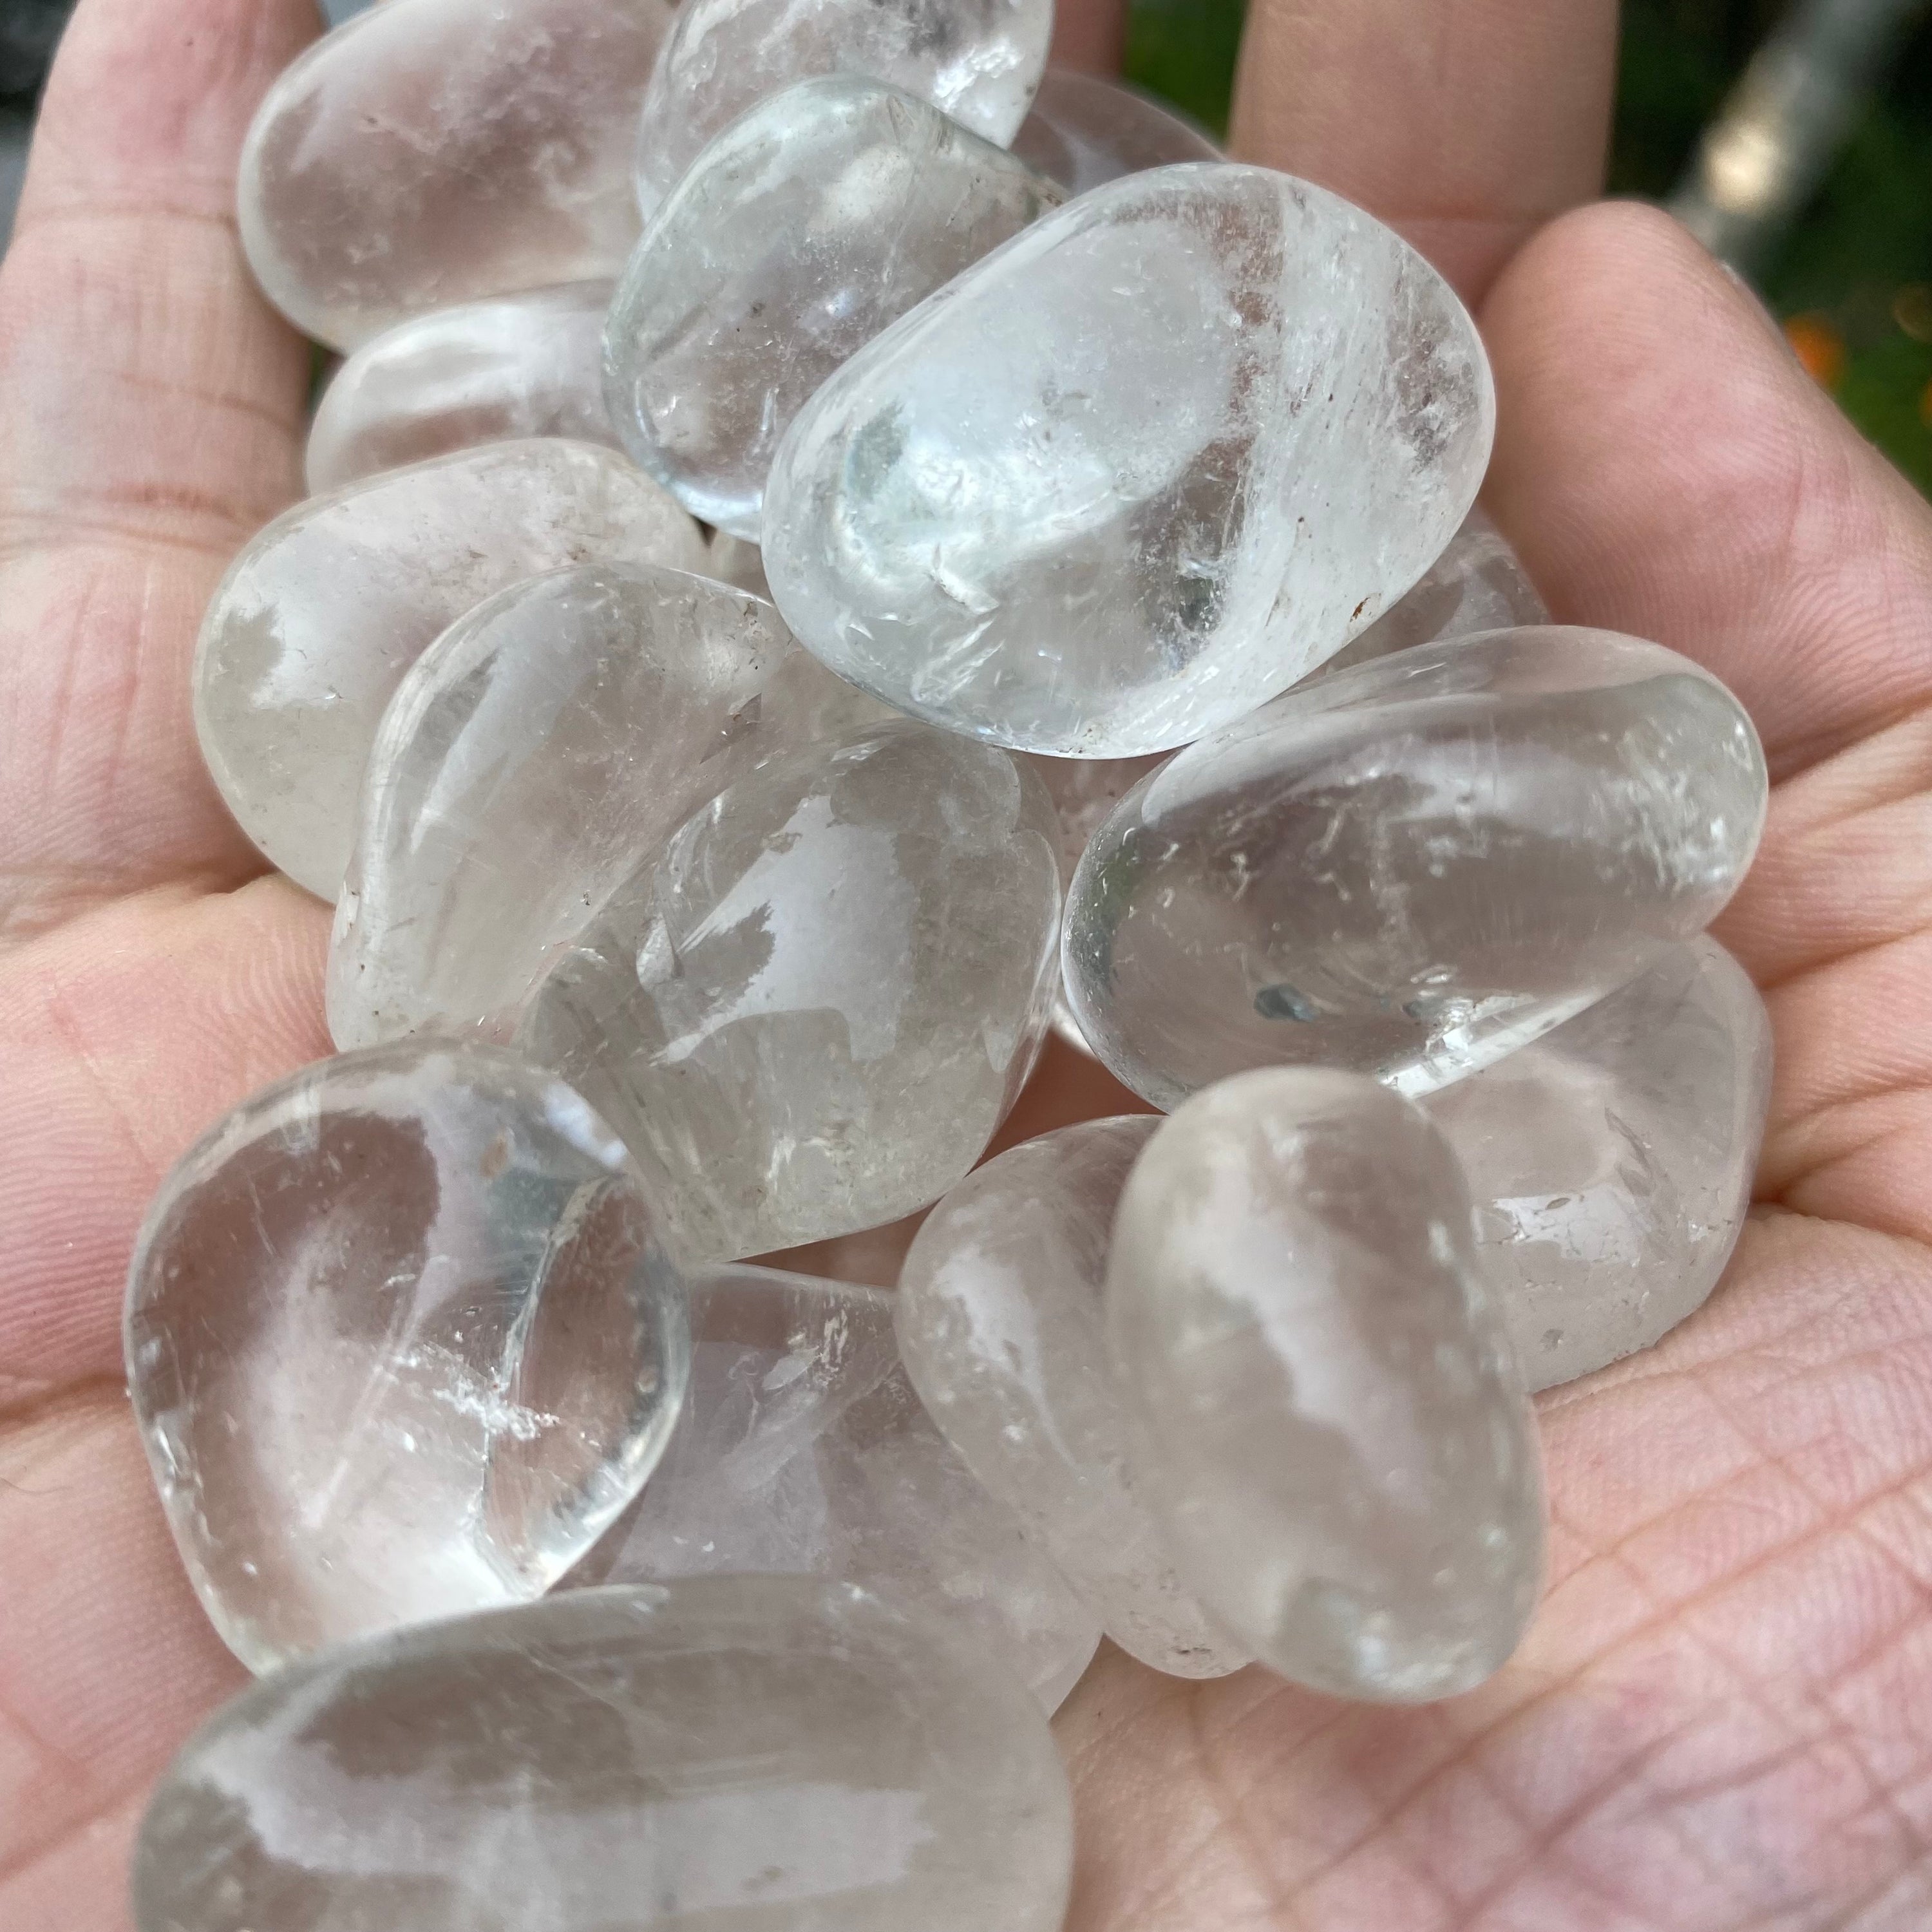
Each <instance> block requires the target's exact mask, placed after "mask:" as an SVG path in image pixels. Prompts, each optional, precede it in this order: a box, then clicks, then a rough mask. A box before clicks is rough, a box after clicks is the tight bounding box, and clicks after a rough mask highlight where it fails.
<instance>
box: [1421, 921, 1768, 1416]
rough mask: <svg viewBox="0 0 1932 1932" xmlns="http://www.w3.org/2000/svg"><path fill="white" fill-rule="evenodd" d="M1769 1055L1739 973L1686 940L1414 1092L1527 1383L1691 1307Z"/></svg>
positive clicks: (1729, 1208)
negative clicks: (1618, 984)
mask: <svg viewBox="0 0 1932 1932" xmlns="http://www.w3.org/2000/svg"><path fill="white" fill-rule="evenodd" d="M1771 1070H1772V1050H1771V1023H1770V1019H1769V1016H1767V1015H1766V1012H1765V1010H1764V1002H1763V1001H1762V1000H1761V999H1760V998H1758V995H1757V988H1756V987H1754V986H1753V985H1752V984H1751V981H1750V980H1749V979H1748V977H1746V975H1745V971H1744V969H1743V968H1742V967H1740V966H1739V965H1738V963H1737V962H1736V960H1735V959H1733V958H1732V957H1731V956H1730V954H1729V953H1727V952H1725V950H1724V948H1723V947H1721V946H1719V945H1718V944H1717V943H1716V942H1715V941H1713V940H1710V939H1698V940H1694V941H1692V942H1691V944H1689V945H1688V946H1678V947H1672V948H1671V949H1670V950H1669V951H1668V952H1667V953H1666V954H1665V955H1664V957H1663V959H1661V961H1660V962H1658V964H1657V965H1655V966H1653V967H1652V968H1651V969H1650V971H1649V972H1648V973H1646V974H1643V975H1641V976H1640V977H1639V978H1637V979H1635V980H1632V981H1631V983H1630V984H1629V985H1628V986H1625V987H1622V988H1621V989H1619V991H1617V992H1614V993H1612V994H1611V995H1609V997H1608V998H1605V999H1603V1000H1600V1001H1598V1003H1597V1004H1596V1005H1595V1006H1593V1007H1588V1008H1586V1010H1584V1011H1583V1013H1580V1014H1578V1015H1577V1017H1576V1018H1575V1019H1573V1020H1571V1021H1568V1022H1566V1023H1565V1025H1562V1026H1560V1027H1559V1028H1557V1029H1556V1031H1555V1032H1553V1033H1550V1034H1546V1035H1545V1036H1544V1037H1543V1038H1542V1039H1541V1040H1538V1041H1537V1042H1535V1043H1534V1044H1533V1045H1532V1046H1526V1047H1524V1048H1523V1049H1521V1050H1520V1052H1516V1053H1513V1054H1511V1055H1510V1056H1509V1057H1508V1059H1506V1060H1504V1061H1499V1063H1498V1064H1496V1066H1493V1067H1489V1068H1487V1069H1485V1070H1484V1071H1483V1072H1482V1073H1477V1074H1474V1075H1472V1076H1471V1077H1470V1078H1469V1079H1467V1080H1463V1081H1459V1082H1457V1084H1456V1085H1454V1086H1453V1087H1450V1088H1445V1089H1444V1090H1443V1091H1442V1092H1441V1093H1439V1094H1430V1096H1429V1097H1428V1098H1427V1100H1426V1101H1425V1102H1424V1106H1425V1107H1426V1108H1427V1111H1428V1113H1429V1115H1430V1118H1431V1119H1432V1120H1433V1121H1435V1123H1436V1126H1437V1127H1439V1128H1440V1129H1441V1130H1442V1133H1443V1135H1444V1136H1445V1138H1446V1139H1448V1142H1449V1144H1450V1145H1451V1147H1453V1148H1454V1149H1455V1150H1456V1154H1457V1158H1458V1159H1459V1160H1460V1161H1461V1163H1462V1164H1463V1172H1464V1174H1465V1175H1467V1176H1468V1178H1469V1189H1470V1192H1471V1193H1472V1194H1473V1195H1474V1196H1475V1202H1476V1241H1477V1246H1478V1249H1479V1250H1481V1255H1482V1259H1483V1266H1484V1272H1485V1274H1487V1277H1488V1278H1489V1280H1490V1285H1491V1286H1492V1287H1493V1289H1495V1291H1496V1294H1497V1295H1498V1296H1499V1298H1500V1299H1501V1301H1502V1309H1503V1313H1504V1316H1505V1319H1507V1321H1508V1325H1509V1330H1510V1334H1511V1339H1512V1340H1514V1343H1515V1344H1516V1352H1517V1360H1518V1361H1520V1363H1521V1364H1522V1365H1523V1375H1524V1379H1525V1380H1526V1382H1527V1383H1528V1385H1529V1388H1531V1389H1532V1391H1534V1390H1537V1389H1542V1388H1551V1387H1553V1386H1554V1385H1556V1383H1558V1382H1569V1381H1571V1380H1572V1379H1574V1377H1576V1376H1582V1375H1587V1374H1589V1372H1590V1371H1591V1370H1592V1369H1600V1368H1601V1367H1603V1366H1604V1364H1606V1363H1607V1362H1613V1361H1616V1360H1617V1358H1619V1356H1622V1355H1629V1354H1630V1353H1631V1352H1632V1351H1633V1350H1634V1349H1647V1348H1648V1347H1649V1346H1650V1345H1651V1344H1652V1343H1653V1342H1655V1341H1657V1340H1658V1339H1659V1338H1660V1337H1662V1336H1663V1335H1664V1334H1667V1332H1668V1331H1670V1329H1672V1328H1675V1327H1676V1325H1677V1324H1678V1323H1679V1322H1682V1320H1684V1319H1685V1317H1686V1316H1689V1315H1692V1314H1694V1313H1696V1312H1697V1310H1698V1309H1699V1308H1700V1307H1703V1304H1704V1301H1705V1298H1706V1297H1707V1296H1708V1295H1709V1294H1710V1292H1711V1290H1712V1289H1713V1288H1714V1287H1715V1286H1716V1285H1717V1281H1718V1277H1719V1276H1720V1275H1721V1274H1722V1273H1723V1272H1724V1264H1725V1262H1727V1261H1728V1260H1729V1259H1730V1254H1731V1250H1732V1249H1733V1247H1735V1246H1736V1242H1737V1238H1738V1236H1739V1233H1740V1232H1742V1229H1743V1226H1744V1220H1745V1210H1746V1209H1747V1208H1749V1206H1750V1205H1751V1181H1752V1177H1753V1174H1754V1170H1755V1169H1756V1168H1757V1154H1758V1145H1759V1142H1760V1140H1761V1139H1762V1138H1763V1133H1764V1117H1765V1109H1766V1105H1767V1103H1768V1102H1769V1097H1770V1088H1771Z"/></svg>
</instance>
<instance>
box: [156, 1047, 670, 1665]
mask: <svg viewBox="0 0 1932 1932" xmlns="http://www.w3.org/2000/svg"><path fill="white" fill-rule="evenodd" d="M657 1233H658V1230H657V1217H656V1211H655V1204H654V1203H653V1202H652V1200H651V1199H650V1197H649V1193H648V1192H647V1191H646V1187H645V1185H644V1184H643V1180H642V1178H640V1175H639V1174H638V1172H637V1169H636V1167H635V1166H634V1165H633V1164H632V1163H631V1161H630V1160H628V1157H626V1156H625V1152H624V1149H623V1146H622V1143H621V1142H619V1140H618V1139H616V1136H615V1135H613V1133H611V1132H610V1129H609V1128H608V1127H606V1126H605V1125H604V1123H603V1122H602V1121H600V1120H599V1119H598V1118H597V1116H596V1115H595V1114H593V1113H592V1112H591V1110H590V1109H589V1108H588V1107H586V1106H585V1105H584V1103H583V1101H582V1100H580V1098H579V1097H577V1095H576V1094H574V1093H573V1092H571V1090H570V1089H569V1088H567V1087H566V1086H565V1085H563V1083H562V1082H561V1081H559V1080H556V1079H552V1078H550V1076H547V1075H546V1074H544V1073H541V1072H540V1071H539V1070H537V1069H536V1068H535V1067H531V1066H529V1064H527V1063H526V1062H525V1061H521V1060H519V1059H517V1058H516V1057H515V1056H514V1055H511V1054H508V1053H507V1052H504V1051H503V1050H502V1049H500V1048H496V1047H486V1046H471V1047H461V1048H459V1047H455V1046H447V1045H445V1046H437V1045H434V1044H430V1045H419V1044H417V1043H413V1042H406V1043H403V1044H401V1045H399V1046H388V1047H381V1048H378V1049H375V1050H374V1051H373V1052H368V1053H363V1054H356V1055H349V1056H347V1057H345V1058H341V1059H337V1060H331V1061H323V1063H321V1064H320V1065H318V1066H315V1067H309V1068H307V1069H305V1070H304V1071H303V1072H302V1073H297V1074H296V1075H293V1076H291V1077H290V1079H287V1080H284V1081H281V1082H278V1084H277V1085H275V1086H273V1087H270V1088H266V1089H265V1090H264V1091H263V1092H261V1093H260V1094H257V1095H256V1096H255V1097H254V1099H252V1100H248V1101H246V1102H245V1103H243V1104H242V1106H240V1107H239V1108H237V1109H236V1110H235V1112H233V1113H232V1114H230V1115H229V1116H228V1118H226V1120H225V1121H222V1122H221V1123H220V1125H219V1126H217V1127H215V1128H214V1129H213V1130H211V1132H210V1133H208V1134H207V1135H205V1136H203V1138H202V1139H201V1140H200V1141H199V1142H197V1143H196V1145H195V1146H194V1147H193V1148H190V1150H189V1151H188V1152H187V1154H185V1155H184V1156H183V1157H182V1158H181V1160H180V1161H179V1162H178V1163H177V1164H176V1165H175V1169H174V1170H173V1172H172V1173H171V1174H170V1175H169V1177H168V1178H167V1180H166V1181H165V1182H164V1183H163V1185H162V1188H161V1190H160V1193H159V1194H158V1195H157V1196H156V1198H155V1200H154V1205H153V1206H152V1207H151V1208H150V1209H149V1211H148V1218H147V1221H146V1223H145V1225H144V1226H143V1227H142V1230H141V1235H140V1238H139V1241H138V1242H137V1244H136V1248H135V1252H134V1259H133V1265H132V1268H131V1269H130V1274H129V1277H128V1289H127V1328H126V1343H127V1382H128V1389H129V1392H130V1394H131V1396H132V1397H133V1405H134V1415H135V1420H136V1422H137V1424H139V1428H140V1431H141V1436H142V1440H143V1442H145V1445H146V1447H147V1451H148V1462H149V1463H150V1464H151V1466H152V1468H153V1470H154V1480H155V1482H156V1484H157V1485H158V1487H159V1488H160V1493H161V1501H162V1503H163V1507H164V1508H166V1512H167V1517H168V1524H169V1528H170V1529H172V1531H173V1532H174V1535H175V1542H176V1544H178V1546H179V1547H180V1550H181V1559H182V1561H183V1562H184V1563H185V1564H186V1565H187V1572H188V1574H189V1576H190V1578H191V1579H192V1580H193V1583H194V1586H195V1589H196V1591H197V1592H198V1593H199V1595H200V1598H201V1601H202V1605H203V1607H205V1609H206V1610H207V1612H208V1616H210V1618H211V1619H212V1620H213V1622H214V1626H215V1628H216V1629H217V1630H218V1631H220V1633H221V1636H222V1638H223V1641H224V1642H226V1643H227V1645H228V1646H229V1649H232V1650H233V1652H235V1654H236V1655H237V1656H238V1657H239V1658H241V1659H242V1661H243V1662H244V1663H245V1664H248V1666H249V1667H250V1668H251V1669H252V1670H258V1671H259V1670H268V1669H269V1668H270V1667H273V1666H275V1665H277V1664H282V1663H284V1662H286V1661H287V1660H288V1659H289V1658H292V1657H296V1656H299V1655H302V1653H303V1652H307V1651H310V1650H314V1649H317V1648H318V1647H320V1646H322V1645H324V1644H329V1643H339V1642H341V1640H343V1639H344V1638H347V1637H356V1636H360V1635H362V1634H366V1633H368V1632H370V1631H378V1630H383V1629H386V1628H389V1627H391V1626H393V1625H398V1624H405V1623H416V1622H423V1621H425V1620H426V1619H431V1618H435V1617H446V1616H454V1615H456V1614H458V1613H460V1612H463V1611H466V1610H477V1609H480V1608H483V1607H487V1606H489V1605H491V1604H505V1603H514V1602H517V1601H523V1600H524V1599H526V1598H533V1597H536V1596H538V1595H541V1593H542V1592H544V1590H546V1589H548V1588H549V1586H550V1585H551V1584H552V1583H555V1582H556V1580H557V1579H558V1578H559V1577H561V1576H562V1574H564V1572H565V1571H567V1570H568V1568H570V1567H571V1565H572V1564H574V1562H576V1561H577V1559H578V1558H579V1557H580V1556H582V1555H583V1553H584V1552H585V1551H586V1550H588V1549H589V1547H591V1545H592V1544H593V1543H595V1541H596V1540H597V1538H598V1536H599V1535H601V1534H602V1532H604V1529H606V1528H607V1527H608V1526H609V1525H610V1523H611V1521H612V1520H613V1518H615V1517H616V1515H617V1514H618V1512H619V1511H621V1510H622V1508H623V1507H624V1505H625V1504H626V1503H627V1502H629V1501H630V1499H631V1497H632V1496H634V1495H635V1494H636V1493H637V1490H638V1487H639V1486H640V1484H642V1483H643V1480H644V1478H645V1477H646V1475H648V1474H649V1472H650V1469H651V1467H652V1464H653V1463H655V1461H656V1460H657V1458H658V1455H659V1454H660V1453H661V1451H662V1449H663V1448H664V1441H665V1439H666V1437H667V1436H668V1435H669V1433H670V1428H671V1425H672V1423H673V1420H674V1419H675V1418H676V1413H677V1406H678V1403H679V1400H680V1399H681V1398H682V1395H683V1393H684V1385H685V1373H686V1369H687V1365H688V1349H689V1341H688V1332H687V1329H686V1325H685V1293H684V1286H683V1283H682V1281H681V1280H679V1277H678V1276H677V1274H676V1272H675V1271H674V1270H673V1268H671V1266H670V1264H669V1263H668V1262H667V1261H666V1260H665V1259H664V1256H663V1255H662V1253H661V1252H660V1250H659V1249H658V1244H657Z"/></svg>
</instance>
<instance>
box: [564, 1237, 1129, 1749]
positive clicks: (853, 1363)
mask: <svg viewBox="0 0 1932 1932" xmlns="http://www.w3.org/2000/svg"><path fill="white" fill-rule="evenodd" d="M892 1300H893V1298H892V1296H891V1295H888V1294H886V1293H883V1292H881V1291H880V1290H879V1289H875V1288H859V1287H855V1286H852V1285H851V1284H850V1283H845V1282H838V1281H823V1280H817V1279H815V1278H814V1277H811V1276H808V1275H796V1274H780V1273H778V1272H776V1271H774V1270H772V1269H769V1268H744V1267H736V1268H720V1269H718V1270H715V1271H709V1272H706V1273H702V1274H697V1275H696V1276H694V1277H693V1279H692V1281H691V1388H690V1392H689V1394H688V1395H687V1396H686V1397H685V1403H684V1409H683V1412H682V1415H680V1417H679V1420H678V1426H677V1427H676V1430H674V1431H673V1433H672V1436H671V1439H670V1443H669V1445H668V1446H667V1448H666V1449H665V1451H664V1457H663V1459H662V1460H661V1461H660V1462H659V1463H658V1466H657V1468H656V1469H655V1471H653V1472H652V1476H651V1480H650V1481H649V1484H646V1487H645V1489H644V1491H643V1494H642V1495H641V1496H639V1497H638V1499H637V1501H636V1502H634V1504H632V1505H631V1508H629V1509H628V1511H625V1514H623V1515H622V1517H619V1519H618V1520H617V1521H616V1523H615V1524H614V1525H613V1526H612V1527H611V1528H610V1530H608V1531H607V1532H606V1533H605V1535H604V1539H603V1541H601V1543H599V1544H598V1546H597V1547H596V1549H595V1550H593V1551H592V1553H590V1555H589V1556H588V1557H586V1559H584V1561H583V1562H582V1563H581V1564H580V1565H578V1566H577V1570H576V1571H574V1573H573V1581H575V1582H578V1583H592V1584H594V1583H658V1582H661V1581H663V1580H665V1579H666V1578H667V1577H688V1576H710V1575H715V1574H737V1573H739V1572H753V1571H761V1572H763V1573H765V1574H770V1575H788V1574H802V1575H809V1576H818V1577H826V1578H829V1579H835V1580H838V1581H841V1582H844V1583H856V1584H858V1585H859V1586H860V1587H861V1588H862V1589H866V1590H869V1591H871V1592H873V1594H874V1595H877V1596H879V1597H881V1598H885V1599H886V1601H889V1602H892V1603H896V1604H899V1605H900V1606H901V1607H903V1608H904V1609H905V1610H909V1611H912V1612H915V1613H919V1614H920V1615H922V1616H926V1617H929V1618H931V1619H937V1620H938V1621H941V1622H947V1623H950V1624H952V1625H954V1626H955V1627H956V1628H957V1629H958V1630H959V1631H960V1633H961V1634H962V1635H966V1636H970V1637H973V1638H974V1640H977V1642H978V1643H980V1644H981V1645H982V1646H983V1647H984V1648H985V1649H987V1650H988V1651H989V1652H990V1653H991V1654H992V1655H994V1656H995V1657H998V1658H1000V1659H1001V1660H1002V1661H1004V1663H1005V1664H1006V1665H1007V1667H1008V1668H1009V1669H1010V1670H1013V1671H1014V1672H1015V1673H1016V1674H1017V1675H1018V1676H1020V1677H1022V1678H1023V1679H1025V1681H1026V1682H1027V1683H1028V1685H1031V1688H1032V1689H1033V1691H1034V1694H1035V1696H1037V1697H1038V1698H1039V1699H1040V1703H1041V1704H1042V1705H1043V1706H1044V1707H1045V1708H1046V1709H1048V1710H1049V1711H1051V1710H1052V1709H1055V1707H1056V1706H1058V1704H1059V1703H1060V1702H1061V1699H1062V1698H1064V1697H1065V1696H1066V1694H1067V1692H1068V1691H1070V1690H1071V1689H1072V1688H1073V1685H1074V1683H1075V1682H1076V1680H1077V1679H1079V1676H1080V1673H1081V1672H1082V1670H1085V1668H1086V1667H1087V1663H1088V1659H1089V1658H1091V1657H1092V1655H1094V1645H1095V1644H1096V1643H1097V1642H1098V1641H1099V1639H1100V1623H1099V1620H1098V1619H1097V1617H1095V1616H1094V1613H1092V1612H1091V1611H1090V1610H1088V1609H1086V1608H1085V1606H1084V1605H1082V1603H1081V1602H1080V1601H1079V1598H1077V1597H1076V1596H1075V1595H1074V1594H1073V1591H1072V1589H1070V1587H1069V1586H1068V1584H1067V1580H1066V1579H1065V1578H1064V1577H1062V1576H1061V1574H1060V1573H1059V1571H1058V1570H1056V1569H1055V1568H1054V1566H1053V1565H1052V1563H1051V1562H1049V1560H1048V1559H1047V1558H1046V1556H1044V1555H1043V1553H1041V1551H1040V1550H1039V1549H1037V1548H1036V1547H1034V1545H1033V1544H1031V1543H1030V1542H1028V1540H1027V1538H1025V1535H1023V1534H1022V1531H1021V1528H1020V1523H1019V1519H1018V1518H1017V1517H1016V1516H1015V1514H1014V1513H1013V1511H1011V1510H1010V1509H1008V1508H1007V1507H1006V1505H1004V1503H1001V1502H998V1501H996V1500H995V1499H994V1497H993V1496H991V1495H990V1494H989V1493H988V1492H987V1491H986V1490H984V1489H983V1488H982V1487H980V1484H979V1483H978V1482H977V1481H976V1480H975V1479H974V1475H973V1474H972V1472H971V1470H969V1469H968V1468H967V1466H966V1465H965V1463H963V1462H962V1461H961V1460H960V1459H959V1456H958V1455H957V1454H955V1453H954V1451H953V1449H952V1448H950V1447H949V1446H948V1445H947V1441H946V1439H945V1438H944V1436H941V1434H940V1433H939V1431H938V1430H937V1429H935V1427H933V1425H932V1419H931V1418H930V1417H929V1416H928V1415H927V1414H926V1411H925V1410H924V1409H922V1407H921V1406H920V1404H919V1397H918V1396H917V1395H916V1394H915V1393H914V1392H913V1387H912V1385H911V1383H910V1382H908V1381H907V1379H906V1373H905V1370H904V1369H903V1368H902V1367H900V1364H899V1356H898V1349H897V1347H896V1346H895V1345H894V1343H893V1340H892Z"/></svg>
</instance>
